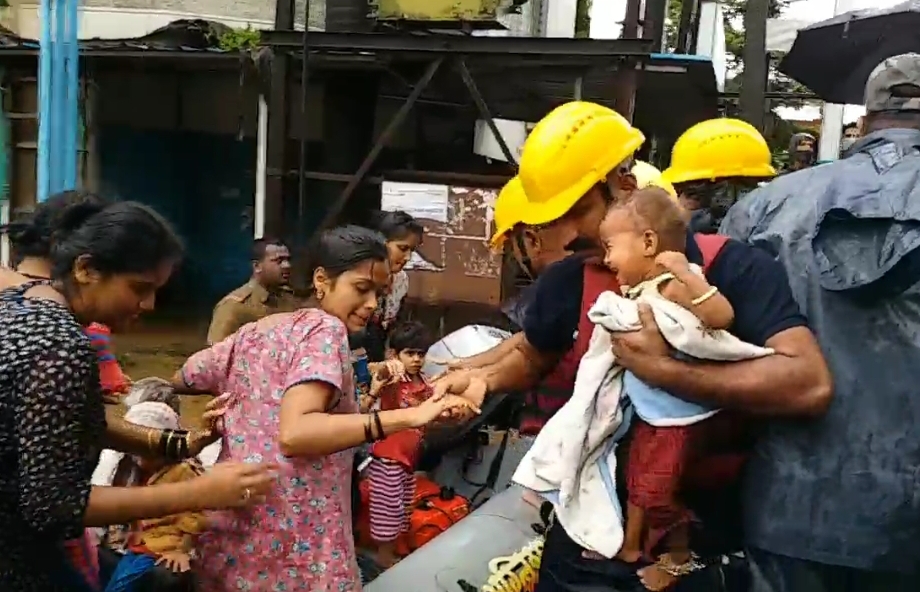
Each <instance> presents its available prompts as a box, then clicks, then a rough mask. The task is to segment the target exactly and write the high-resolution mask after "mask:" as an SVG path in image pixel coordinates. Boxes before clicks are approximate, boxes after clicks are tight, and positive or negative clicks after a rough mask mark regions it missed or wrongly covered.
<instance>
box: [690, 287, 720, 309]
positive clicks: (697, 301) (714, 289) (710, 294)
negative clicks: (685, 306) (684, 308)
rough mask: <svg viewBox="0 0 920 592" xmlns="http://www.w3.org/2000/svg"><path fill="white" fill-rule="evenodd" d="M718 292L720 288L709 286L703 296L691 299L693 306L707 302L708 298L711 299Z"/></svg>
mask: <svg viewBox="0 0 920 592" xmlns="http://www.w3.org/2000/svg"><path fill="white" fill-rule="evenodd" d="M718 293H719V289H718V288H717V287H715V286H713V287H711V288H709V289H708V290H706V292H704V293H703V294H702V295H701V296H697V297H696V298H694V299H693V300H691V301H690V304H692V305H693V306H699V305H700V304H702V303H704V302H706V301H707V300H709V299H710V298H712V297H713V296H715V295H716V294H718Z"/></svg>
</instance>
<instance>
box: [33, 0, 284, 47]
mask: <svg viewBox="0 0 920 592" xmlns="http://www.w3.org/2000/svg"><path fill="white" fill-rule="evenodd" d="M15 10H16V13H17V14H16V16H15V19H16V21H15V22H16V25H17V31H16V32H17V33H18V34H19V35H20V36H21V37H26V38H29V39H38V37H39V33H40V25H39V18H38V5H37V4H24V5H20V6H18V7H16V8H15ZM196 18H199V19H206V20H211V21H215V22H219V23H223V24H225V25H228V26H230V27H236V28H244V27H247V26H249V27H252V28H254V29H266V28H269V29H270V28H271V27H272V22H271V21H270V20H267V21H266V20H249V19H242V18H234V17H231V16H221V15H212V14H197V13H192V12H177V11H173V10H153V9H139V8H104V7H98V6H81V7H80V27H79V31H78V36H79V38H80V39H130V38H132V37H143V36H144V35H146V34H148V33H150V32H151V31H155V30H156V29H159V28H160V27H163V26H166V25H168V24H169V23H171V22H172V21H176V20H180V19H196Z"/></svg>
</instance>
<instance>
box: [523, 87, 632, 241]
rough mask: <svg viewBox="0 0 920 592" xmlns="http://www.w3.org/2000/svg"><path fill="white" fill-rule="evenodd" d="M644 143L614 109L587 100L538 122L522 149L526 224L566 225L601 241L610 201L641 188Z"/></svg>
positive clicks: (560, 107)
mask: <svg viewBox="0 0 920 592" xmlns="http://www.w3.org/2000/svg"><path fill="white" fill-rule="evenodd" d="M644 142H645V136H644V135H643V134H642V132H641V131H639V130H638V129H636V128H634V127H633V126H632V125H630V123H629V122H628V121H626V119H624V118H623V116H622V115H620V114H619V113H617V112H616V111H614V110H613V109H610V108H608V107H604V106H601V105H598V104H595V103H589V102H584V101H572V102H570V103H565V104H564V105H561V106H559V107H557V108H556V109H554V110H553V111H551V112H550V113H549V115H547V116H546V117H544V118H543V119H542V120H540V122H539V123H537V125H536V126H535V127H534V128H533V130H532V131H531V132H530V135H529V136H528V137H527V141H526V142H525V143H524V148H523V150H522V152H521V162H520V169H519V171H518V177H520V179H521V184H522V185H523V187H524V194H525V195H526V196H527V205H526V208H525V210H524V216H523V222H524V223H525V224H528V225H531V226H543V225H547V224H553V223H557V224H566V225H569V226H571V227H573V228H574V229H575V230H576V232H577V233H578V234H579V236H582V237H584V238H587V239H592V240H596V239H597V236H598V232H597V225H598V222H599V220H600V219H601V217H603V214H604V211H605V209H606V204H607V203H609V202H610V201H612V200H614V199H616V197H618V196H620V195H623V194H624V193H629V192H631V191H633V190H634V189H636V179H635V177H633V175H632V173H631V172H630V170H631V169H632V166H633V161H634V158H633V155H634V153H635V152H636V150H638V149H639V148H640V147H641V146H642V144H643V143H644ZM584 221H587V223H586V224H585V225H584V226H582V225H581V222H584Z"/></svg>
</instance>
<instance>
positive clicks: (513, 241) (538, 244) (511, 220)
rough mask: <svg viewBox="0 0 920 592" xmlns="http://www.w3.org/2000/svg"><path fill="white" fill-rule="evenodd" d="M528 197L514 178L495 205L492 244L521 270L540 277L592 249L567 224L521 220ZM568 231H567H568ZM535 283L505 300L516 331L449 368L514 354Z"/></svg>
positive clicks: (473, 365) (475, 365)
mask: <svg viewBox="0 0 920 592" xmlns="http://www.w3.org/2000/svg"><path fill="white" fill-rule="evenodd" d="M526 201H527V198H526V197H525V195H524V188H523V186H522V185H521V180H520V178H519V177H514V178H513V179H511V181H509V182H508V183H506V184H505V186H504V187H503V188H502V190H501V191H500V192H499V194H498V197H497V198H496V200H495V204H494V206H493V211H492V215H493V221H494V223H495V233H494V234H493V235H492V239H491V241H490V245H491V247H492V249H493V250H496V251H497V250H500V249H502V250H506V251H505V252H508V251H510V253H511V255H512V256H513V257H514V258H515V260H516V261H517V263H518V265H519V266H520V268H521V270H522V271H523V272H524V273H525V274H526V275H527V277H528V278H530V279H531V280H536V279H537V278H538V277H539V275H540V274H541V273H542V272H543V270H544V269H546V268H547V267H549V266H550V265H552V264H553V263H555V262H557V261H560V260H562V259H565V258H566V257H568V256H569V255H572V254H573V253H574V252H576V251H579V250H585V249H590V248H592V246H593V245H592V244H591V243H590V242H587V241H583V240H579V239H578V237H577V236H575V234H574V233H573V232H572V230H571V229H567V228H565V227H553V226H548V227H543V228H539V227H530V226H526V225H524V224H523V223H522V222H521V217H522V214H523V212H524V208H525V207H526ZM566 232H567V234H565V233H566ZM534 291H535V285H534V284H530V285H528V286H525V287H524V288H523V289H521V291H520V292H518V293H517V294H515V295H514V296H512V297H511V298H508V299H507V300H505V301H504V302H502V306H501V309H502V312H503V313H504V314H505V316H506V317H507V319H508V321H509V322H510V324H511V326H510V329H511V330H512V331H514V332H515V335H514V337H512V338H511V339H507V340H505V341H503V342H502V343H500V344H498V345H497V346H496V347H494V348H492V349H490V350H488V351H486V352H483V353H481V354H478V355H475V356H471V357H469V358H461V359H456V360H448V361H447V363H446V365H447V367H448V368H449V369H458V368H481V367H483V366H487V365H489V364H491V363H494V362H497V361H498V360H500V359H501V358H502V356H504V355H507V354H508V353H510V352H511V351H512V350H513V349H514V348H515V347H516V346H517V344H518V343H519V342H520V338H521V337H523V334H522V333H520V331H521V328H522V326H523V323H524V317H525V315H526V312H527V308H528V306H529V304H530V303H531V302H532V300H533V295H534Z"/></svg>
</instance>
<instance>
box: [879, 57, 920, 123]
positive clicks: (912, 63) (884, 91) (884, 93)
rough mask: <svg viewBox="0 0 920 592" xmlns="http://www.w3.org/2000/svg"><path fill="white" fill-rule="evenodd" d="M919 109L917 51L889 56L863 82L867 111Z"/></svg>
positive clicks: (919, 77) (919, 92)
mask: <svg viewBox="0 0 920 592" xmlns="http://www.w3.org/2000/svg"><path fill="white" fill-rule="evenodd" d="M882 111H920V54H917V53H904V54H901V55H896V56H893V57H890V58H888V59H886V60H885V61H883V62H882V63H881V64H879V65H878V66H876V67H875V70H873V71H872V73H871V74H869V80H868V81H867V82H866V112H867V113H879V112H882Z"/></svg>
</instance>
